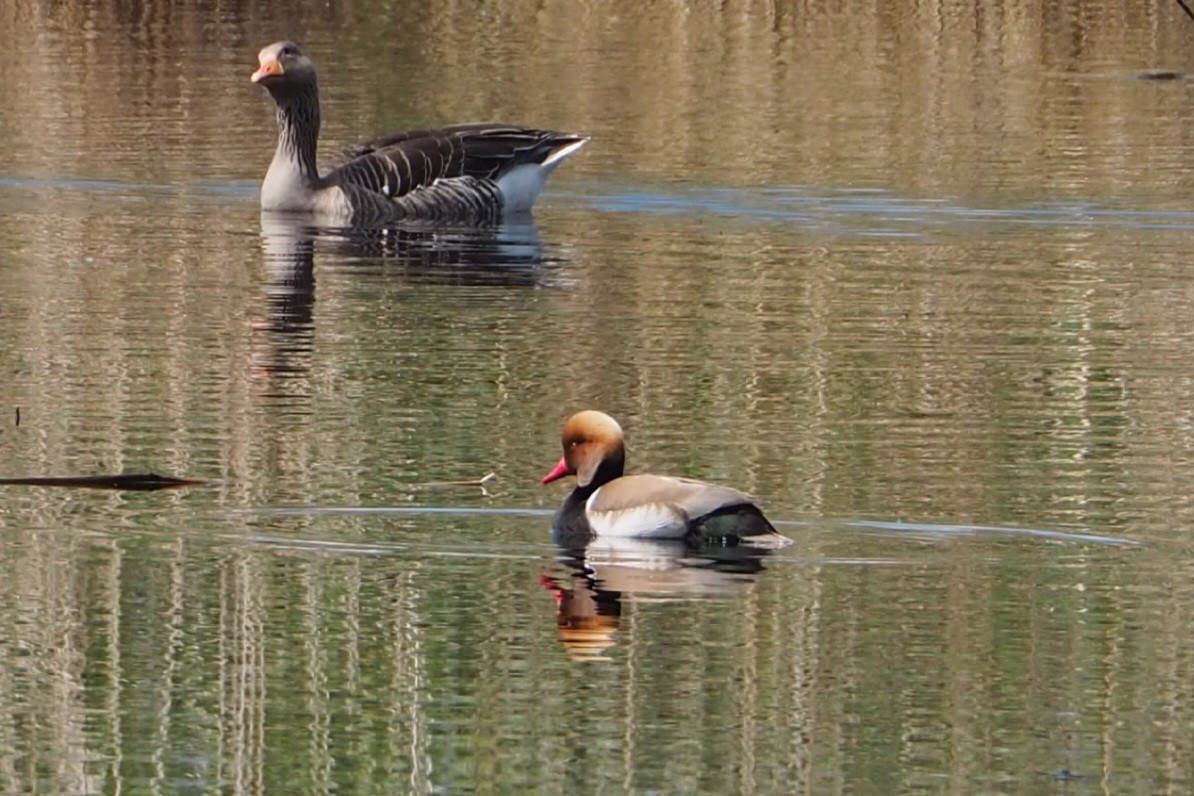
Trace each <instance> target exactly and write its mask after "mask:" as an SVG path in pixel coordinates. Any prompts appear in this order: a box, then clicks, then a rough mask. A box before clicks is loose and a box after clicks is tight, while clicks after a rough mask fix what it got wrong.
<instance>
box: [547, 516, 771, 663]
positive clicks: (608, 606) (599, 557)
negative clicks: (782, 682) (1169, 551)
mask: <svg viewBox="0 0 1194 796" xmlns="http://www.w3.org/2000/svg"><path fill="white" fill-rule="evenodd" d="M556 543H557V545H558V546H559V548H560V554H559V556H558V558H557V560H558V561H559V562H560V564H561V565H562V569H563V571H562V572H556V573H544V574H542V575H540V577H539V583H540V585H541V586H543V588H545V589H547V590H548V591H550V592H551V593H552V595H553V597H554V598H555V601H556V626H557V627H558V628H559V633H560V643H562V644H563V645H564V648H565V649H566V650H567V652H568V654H569V656H570V657H571V658H573V659H574V660H606V659H607V658H606V657H605V652H606V651H607V650H608V649H609V648H610V647H613V646H614V645H616V644H617V643H618V642H617V631H618V624H619V621H620V619H621V616H622V608H623V604H624V603H626V602H628V601H636V600H644V599H651V600H658V599H668V598H671V599H685V598H692V597H723V598H728V599H732V598H733V597H735V596H737V595H738V594H739V593H740V592H742V591H743V590H744V589H745V588H746V586H747V585H748V584H750V583H751V582H753V580H754V577H755V576H756V575H757V574H758V573H759V572H762V571H763V568H764V567H763V559H765V558H766V557H767V556H769V555H771V554H773V553H774V552H775V549H776V548H774V547H765V546H753V545H749V544H738V545H714V544H694V543H690V542H685V541H683V540H662V539H617V538H615V539H604V538H595V539H593V540H591V541H589V542H588V543H578V542H575V541H573V540H568V539H563V538H561V537H560V536H558V535H557V538H556Z"/></svg>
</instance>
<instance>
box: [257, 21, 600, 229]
mask: <svg viewBox="0 0 1194 796" xmlns="http://www.w3.org/2000/svg"><path fill="white" fill-rule="evenodd" d="M257 62H258V66H257V71H256V72H254V73H253V76H252V81H253V82H254V83H259V84H261V85H262V86H264V87H265V88H266V90H268V91H269V93H270V96H271V97H273V99H274V102H275V103H277V106H278V148H277V150H276V151H275V152H274V159H273V162H272V163H270V167H269V171H268V172H266V175H265V181H264V182H263V183H262V184H261V208H262V209H263V210H269V211H280V212H290V213H302V214H308V215H312V216H315V217H317V218H319V219H320V220H326V221H329V222H331V223H346V224H361V223H368V222H371V221H387V220H396V219H402V218H413V219H426V220H436V221H457V222H464V223H477V224H484V223H491V222H495V221H498V220H500V219H501V218H502V217H503V216H508V215H514V214H518V213H527V212H529V211H530V209H531V205H532V204H534V202H535V199H536V197H538V195H539V189H540V188H541V187H542V186H543V182H544V180H546V179H547V176H548V175H549V174H551V172H552V171H553V170H554V169H555V168H556V166H558V165H560V163H561V162H562V161H563V160H564V158H566V157H568V156H569V155H571V154H572V153H574V152H576V151H577V150H578V149H580V148H581V147H583V146H584V145H585V143H586V142H587V141H588V140H589V139H588V138H586V137H584V136H579V135H568V134H566V133H557V132H554V131H551V130H534V129H530V128H527V127H517V126H514V125H508V124H497V123H494V124H459V125H455V126H452V127H444V128H441V129H438V130H411V131H407V132H403V133H397V134H396V135H391V136H387V137H384V138H377V139H374V140H372V141H366V142H365V143H362V144H358V145H357V146H355V147H353V148H352V149H351V150H349V151H348V152H346V153H345V162H344V163H343V164H342V165H340V166H339V167H338V168H336V169H334V170H332V171H329V172H327V173H326V174H322V175H321V174H320V173H319V170H318V168H317V166H316V163H315V149H316V143H317V141H318V138H319V83H318V80H317V78H316V75H315V65H314V64H313V63H311V59H309V58H308V57H307V56H305V55H303V53H302V51H301V50H300V49H299V48H298V45H296V44H294V43H293V42H288V41H280V42H276V43H274V44H271V45H269V46H268V47H266V48H264V49H263V50H262V51H261V52H260V53H259V54H258V55H257Z"/></svg>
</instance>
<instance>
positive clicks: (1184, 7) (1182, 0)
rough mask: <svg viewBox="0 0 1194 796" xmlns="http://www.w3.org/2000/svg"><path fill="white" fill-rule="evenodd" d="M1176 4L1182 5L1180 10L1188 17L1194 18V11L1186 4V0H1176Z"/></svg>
mask: <svg viewBox="0 0 1194 796" xmlns="http://www.w3.org/2000/svg"><path fill="white" fill-rule="evenodd" d="M1177 4H1178V5H1179V6H1181V7H1182V11H1185V12H1186V16H1188V17H1189V18H1190V19H1194V11H1191V10H1190V7H1189V6H1188V5H1186V0H1177Z"/></svg>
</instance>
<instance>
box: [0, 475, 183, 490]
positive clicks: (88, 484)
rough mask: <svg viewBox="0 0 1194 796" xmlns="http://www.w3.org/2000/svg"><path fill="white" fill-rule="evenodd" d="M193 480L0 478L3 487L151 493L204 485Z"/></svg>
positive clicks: (159, 477)
mask: <svg viewBox="0 0 1194 796" xmlns="http://www.w3.org/2000/svg"><path fill="white" fill-rule="evenodd" d="M206 483H207V482H206V481H201V480H198V479H194V478H173V477H171V476H168V475H158V474H157V473H124V474H121V475H81V476H48V477H30V478H0V485H4V486H60V487H68V488H74V489H127V490H132V491H137V492H152V491H153V490H155V489H178V488H179V487H184V486H199V485H200V484H206Z"/></svg>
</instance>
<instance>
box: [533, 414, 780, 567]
mask: <svg viewBox="0 0 1194 796" xmlns="http://www.w3.org/2000/svg"><path fill="white" fill-rule="evenodd" d="M561 440H562V442H563V445H564V457H563V458H562V459H560V462H559V464H557V465H556V466H555V469H554V470H552V471H551V472H550V473H548V474H547V475H545V476H543V483H544V484H550V483H551V482H552V481H555V480H557V479H560V478H563V477H564V476H568V475H575V476H576V488H575V489H573V490H572V494H570V495H569V496H568V498H567V499H566V500H565V501H564V504H563V505H562V506H560V510H559V511H557V512H556V515H555V521H554V527H555V530H556V532H557V533H560V534H563V535H565V536H580V537H586V536H587V537H603V536H608V537H639V538H651V539H689V540H692V541H720V542H731V543H733V542H738V541H743V540H748V541H751V542H752V543H755V542H763V543H766V544H769V545H776V544H786V543H787V541H788V540H787V539H786V538H785V537H783V536H780V535H779V534H778V533H776V530H775V528H774V527H772V525H771V523H770V522H768V521H767V518H766V517H764V516H763V512H762V511H761V510H760V509H759V507H758V506H757V505H755V502H754V500H753V498H751V497H750V496H749V495H747V494H745V493H744V492H739V491H738V490H737V489H731V488H730V487H726V486H719V485H717V484H710V483H706V482H705V481H697V480H694V479H692V478H677V477H674V476H667V475H623V474H622V470H623V467H624V465H625V462H626V444H625V440H624V438H623V436H622V427H621V426H619V425H618V423H617V421H615V420H614V419H613V418H612V417H610V416H609V415H607V414H605V413H604V412H597V411H593V410H587V411H584V412H578V413H577V414H574V415H573V416H572V417H570V418H568V422H566V423H565V424H564V433H563V435H562V437H561Z"/></svg>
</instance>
